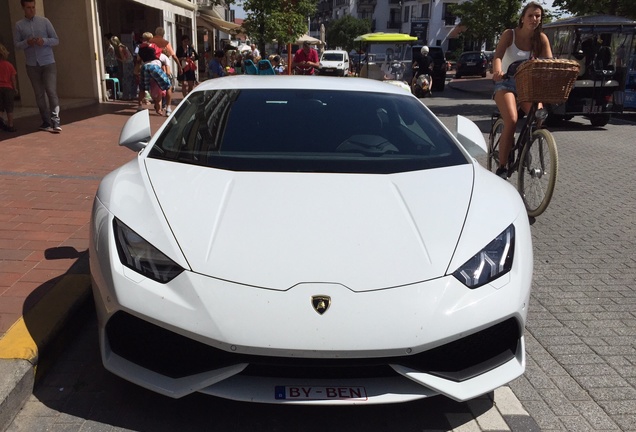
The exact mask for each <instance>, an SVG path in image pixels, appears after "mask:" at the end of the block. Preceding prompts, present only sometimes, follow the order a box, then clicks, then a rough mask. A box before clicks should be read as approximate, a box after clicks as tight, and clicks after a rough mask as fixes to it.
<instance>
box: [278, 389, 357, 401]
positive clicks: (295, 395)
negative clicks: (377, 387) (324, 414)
mask: <svg viewBox="0 0 636 432" xmlns="http://www.w3.org/2000/svg"><path fill="white" fill-rule="evenodd" d="M274 396H275V398H276V399H277V400H356V401H366V400H367V399H368V398H367V391H366V389H365V388H364V387H355V386H354V387H348V386H345V387H340V386H334V387H313V386H276V387H275V389H274Z"/></svg>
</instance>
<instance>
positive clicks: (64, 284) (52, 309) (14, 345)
mask: <svg viewBox="0 0 636 432" xmlns="http://www.w3.org/2000/svg"><path fill="white" fill-rule="evenodd" d="M90 286H91V278H90V275H86V274H67V275H65V276H64V277H63V278H62V280H60V281H59V282H58V283H57V284H56V285H55V286H54V287H53V288H51V290H50V291H49V292H48V293H46V294H45V295H44V297H42V299H41V300H40V301H39V302H38V303H37V304H36V305H35V306H33V307H32V308H31V309H30V310H29V311H27V312H26V313H25V314H24V315H23V316H22V317H21V318H20V319H19V320H18V321H16V322H15V323H14V324H13V325H12V326H11V328H9V330H7V332H6V333H5V334H4V336H0V359H23V360H26V361H28V362H29V363H31V364H32V365H34V366H35V365H36V364H37V362H38V349H39V348H42V347H43V346H45V345H46V344H47V343H49V342H50V341H51V339H53V337H54V336H55V335H56V334H57V332H58V331H59V330H60V328H61V327H62V326H63V324H64V322H65V321H66V318H67V317H68V315H69V314H70V312H71V311H73V310H74V309H75V307H76V305H78V304H81V303H82V302H83V301H84V300H85V299H86V298H87V297H88V295H89V294H90Z"/></svg>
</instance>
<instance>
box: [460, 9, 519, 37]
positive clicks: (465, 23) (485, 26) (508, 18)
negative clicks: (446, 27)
mask: <svg viewBox="0 0 636 432" xmlns="http://www.w3.org/2000/svg"><path fill="white" fill-rule="evenodd" d="M521 2H522V0H473V1H467V2H464V3H461V4H458V5H455V6H453V7H452V13H453V14H454V15H455V16H457V17H459V18H460V20H461V25H462V27H464V28H465V30H464V31H463V34H464V36H465V37H467V38H469V39H473V40H474V41H477V42H480V43H481V42H492V41H494V40H495V38H496V37H497V36H499V35H500V34H501V33H503V31H504V30H505V29H507V28H512V27H514V26H516V25H517V20H518V18H519V13H520V11H521Z"/></svg>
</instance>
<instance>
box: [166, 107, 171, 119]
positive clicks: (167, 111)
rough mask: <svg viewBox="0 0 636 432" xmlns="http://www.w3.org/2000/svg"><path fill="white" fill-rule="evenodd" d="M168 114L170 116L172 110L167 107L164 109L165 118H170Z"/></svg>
mask: <svg viewBox="0 0 636 432" xmlns="http://www.w3.org/2000/svg"><path fill="white" fill-rule="evenodd" d="M170 114H172V108H170V107H168V108H166V117H170Z"/></svg>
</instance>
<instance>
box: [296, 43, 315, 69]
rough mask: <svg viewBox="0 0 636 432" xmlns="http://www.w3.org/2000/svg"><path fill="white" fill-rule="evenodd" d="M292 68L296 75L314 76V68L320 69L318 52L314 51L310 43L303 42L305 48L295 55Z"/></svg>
mask: <svg viewBox="0 0 636 432" xmlns="http://www.w3.org/2000/svg"><path fill="white" fill-rule="evenodd" d="M292 67H293V68H294V71H295V73H296V75H313V74H314V68H317V67H320V60H318V51H316V50H315V49H313V48H312V47H311V46H310V44H309V42H307V41H305V42H303V47H302V48H301V49H299V50H298V51H296V54H294V59H293V60H292Z"/></svg>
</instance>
